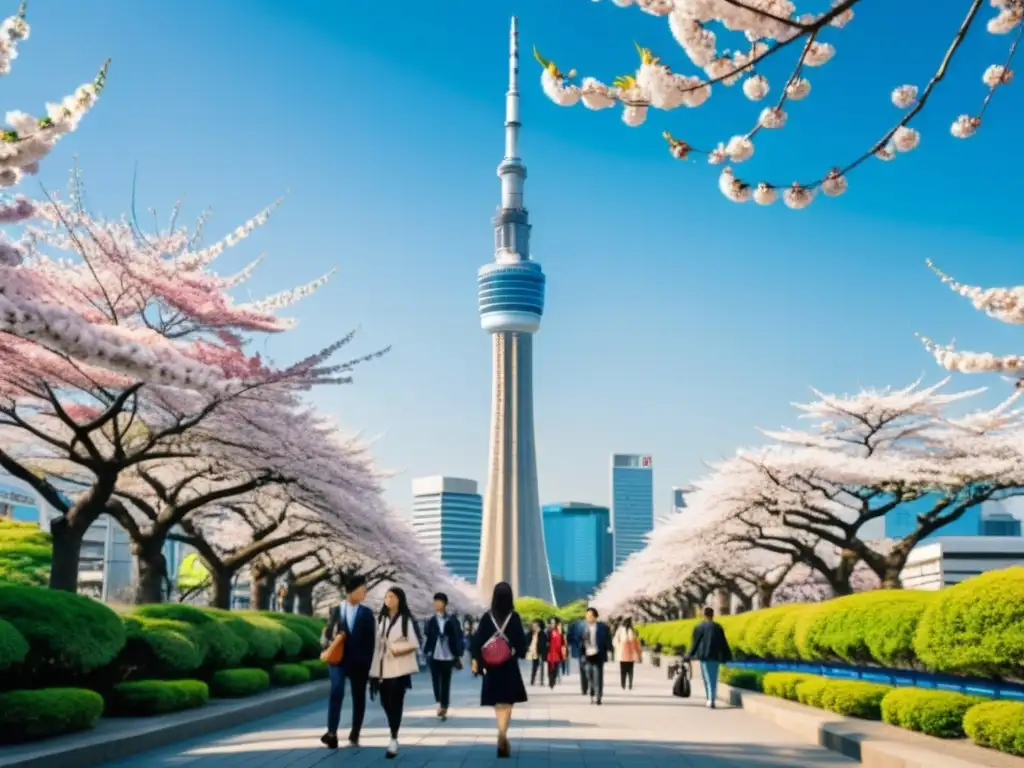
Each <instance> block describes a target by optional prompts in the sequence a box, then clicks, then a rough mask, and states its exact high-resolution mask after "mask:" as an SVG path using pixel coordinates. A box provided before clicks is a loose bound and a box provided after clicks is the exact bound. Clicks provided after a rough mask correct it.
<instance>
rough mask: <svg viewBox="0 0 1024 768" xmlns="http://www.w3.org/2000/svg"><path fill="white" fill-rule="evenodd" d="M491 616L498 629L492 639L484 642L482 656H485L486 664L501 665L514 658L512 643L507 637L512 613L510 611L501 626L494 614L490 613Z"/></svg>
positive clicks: (481, 650) (491, 665) (489, 665)
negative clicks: (507, 628) (506, 631)
mask: <svg viewBox="0 0 1024 768" xmlns="http://www.w3.org/2000/svg"><path fill="white" fill-rule="evenodd" d="M490 616H491V623H492V624H494V626H495V628H497V631H496V632H495V633H494V635H493V636H492V637H491V639H490V640H488V641H487V642H486V643H484V646H483V648H481V649H480V656H481V657H482V658H483V660H484V664H485V665H486V666H488V667H500V666H501V665H502V664H504V663H505V662H507V661H509V660H510V659H511V658H512V645H511V644H510V643H509V641H508V638H507V637H505V627H507V626H508V622H509V619H511V618H512V614H511V613H510V614H509V615H508V616H506V617H505V621H504V622H503V623H502V625H501V626H500V627H499V626H498V622H497V621H495V620H494V614H490Z"/></svg>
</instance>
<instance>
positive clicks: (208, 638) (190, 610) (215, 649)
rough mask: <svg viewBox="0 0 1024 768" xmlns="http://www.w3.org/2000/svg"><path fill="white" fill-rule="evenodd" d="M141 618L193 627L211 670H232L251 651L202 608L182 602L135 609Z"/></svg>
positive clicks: (228, 628) (224, 625)
mask: <svg viewBox="0 0 1024 768" xmlns="http://www.w3.org/2000/svg"><path fill="white" fill-rule="evenodd" d="M135 614H136V615H137V616H142V617H145V618H150V619H169V620H171V621H180V622H184V623H186V624H191V625H192V626H194V627H195V628H196V631H195V632H194V633H192V636H193V638H194V640H193V642H196V643H197V644H201V645H202V646H203V647H202V649H201V650H203V664H202V666H203V667H204V668H205V669H207V670H218V669H232V668H234V667H237V666H238V665H239V664H241V663H242V660H243V659H244V658H245V656H246V653H247V652H248V648H249V646H248V644H247V643H246V641H245V640H244V639H243V638H242V637H240V636H239V635H238V634H237V633H236V632H234V631H232V629H231V628H230V627H229V626H228V625H227V624H225V623H224V622H223V621H221V620H220V617H219V616H218V615H211V614H210V613H209V612H207V611H206V610H203V609H202V608H196V607H195V606H192V605H182V604H181V603H161V604H157V605H142V606H139V607H138V608H136V609H135Z"/></svg>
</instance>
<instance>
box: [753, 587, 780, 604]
mask: <svg viewBox="0 0 1024 768" xmlns="http://www.w3.org/2000/svg"><path fill="white" fill-rule="evenodd" d="M777 586H778V585H777V584H770V583H768V582H767V581H762V582H761V583H760V584H758V585H757V607H758V608H771V605H772V598H773V597H775V589H776V587H777Z"/></svg>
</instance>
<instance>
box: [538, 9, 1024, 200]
mask: <svg viewBox="0 0 1024 768" xmlns="http://www.w3.org/2000/svg"><path fill="white" fill-rule="evenodd" d="M612 2H613V3H614V4H615V5H616V6H619V7H621V8H627V7H629V6H633V5H635V6H637V7H638V8H639V9H640V10H642V11H644V12H645V13H647V14H650V15H652V16H658V17H661V18H664V19H666V20H667V22H668V26H669V29H670V30H671V32H672V35H673V37H674V38H675V39H676V41H677V42H678V43H679V45H680V47H681V48H682V49H683V52H684V53H685V54H686V58H688V59H689V62H688V64H689V65H692V67H693V69H694V70H696V71H697V72H699V74H677V73H676V72H674V71H673V70H672V68H671V67H670V66H669V64H668V60H667V59H663V58H662V57H660V56H658V55H656V54H655V53H653V52H652V51H651V50H650V49H647V48H642V47H640V46H637V49H638V53H639V55H640V64H639V67H638V68H637V70H636V71H635V73H634V74H631V75H624V76H621V77H618V78H616V79H615V80H613V81H612V83H611V84H607V83H604V82H602V81H600V80H598V79H596V78H593V77H584V78H583V79H582V80H579V79H578V78H577V75H576V71H575V70H569V71H568V72H562V71H561V70H559V68H558V66H557V65H556V64H555V63H554V62H553V61H550V60H548V59H546V58H544V57H543V56H542V55H541V54H540V53H539V52H537V51H536V49H535V50H534V53H535V56H536V58H537V60H538V62H540V64H541V67H542V72H541V87H542V88H543V90H544V93H545V94H546V95H547V96H548V97H549V98H550V99H551V100H552V101H554V102H555V103H556V104H558V105H560V106H563V107H570V106H574V105H576V104H579V103H582V104H583V105H584V106H585V107H586V108H588V109H591V110H602V109H609V108H612V107H615V106H621V107H622V108H623V111H622V119H623V121H624V122H625V124H626V125H628V126H631V127H637V126H640V125H642V124H643V123H644V122H645V120H646V118H647V115H648V112H649V111H650V110H651V109H657V110H675V109H678V108H680V107H687V108H697V107H700V106H701V105H703V104H704V103H705V102H707V101H708V99H709V98H710V97H711V95H712V92H713V91H714V90H715V89H716V88H717V87H718V86H721V87H723V88H730V87H732V86H735V85H737V84H741V87H740V90H742V91H743V95H744V96H745V97H746V98H747V99H749V100H751V101H753V102H763V101H764V100H765V99H767V98H768V96H769V94H770V93H771V91H772V87H771V84H770V83H769V81H768V78H767V77H766V76H765V71H766V66H767V65H768V63H769V61H768V60H769V57H772V58H773V59H778V58H779V57H780V56H784V55H787V54H788V53H792V55H793V59H794V60H793V63H792V67H791V69H789V70H788V72H789V74H788V77H786V78H785V80H784V81H783V82H782V83H781V85H779V86H777V91H778V93H777V96H776V97H773V98H772V99H770V100H769V105H768V106H766V107H764V108H763V109H761V110H760V113H759V114H758V116H757V118H756V120H754V121H753V126H752V127H751V128H750V129H749V130H747V131H743V132H738V133H736V134H735V135H732V136H728V137H723V140H722V141H718V142H714V141H712V142H709V143H707V144H702V143H700V142H698V141H697V140H696V139H694V138H692V136H691V135H690V134H692V133H693V132H694V129H693V128H692V127H691V128H687V129H686V130H687V135H686V138H679V137H677V136H675V135H673V134H672V133H670V132H667V131H666V132H664V133H663V134H662V136H663V138H664V140H665V142H666V143H667V147H668V151H669V153H670V154H671V155H672V157H674V158H676V159H677V160H688V159H690V158H692V157H694V156H697V155H700V156H704V157H706V158H707V161H708V162H709V163H711V164H712V165H720V166H723V168H722V171H721V173H720V175H719V179H718V186H719V189H720V190H721V192H722V194H723V195H725V196H726V197H727V198H728V199H730V200H732V201H734V202H737V203H745V202H747V201H749V200H753V201H754V202H756V203H757V204H759V205H771V204H772V203H774V202H775V201H776V200H777V199H778V198H779V197H780V196H781V198H782V200H783V202H784V203H785V205H786V206H788V207H789V208H793V209H801V208H806V207H807V206H808V205H810V203H811V202H812V201H813V200H814V199H815V197H816V196H817V194H818V192H819V191H820V192H821V193H822V194H824V195H826V196H829V197H835V196H838V195H841V194H843V193H844V192H846V190H847V186H848V181H847V179H848V176H849V175H850V173H851V172H852V171H854V170H855V169H856V168H858V167H859V166H861V165H863V164H864V163H866V162H870V161H872V160H873V159H878V160H883V161H891V160H893V159H895V158H896V157H898V156H899V155H900V154H902V153H905V152H909V151H911V150H913V149H915V148H916V147H917V146H918V144H919V143H920V140H921V135H920V133H919V131H918V129H917V128H916V127H914V125H912V123H914V122H915V121H916V119H917V118H918V116H919V115H920V114H921V113H922V111H923V110H924V109H925V107H926V105H927V103H928V100H929V99H930V98H931V96H932V95H933V93H934V92H935V91H936V89H938V88H939V86H940V85H941V84H942V81H943V79H944V78H945V77H946V74H947V72H948V70H949V67H950V65H951V63H952V62H953V60H954V58H955V57H956V54H957V53H958V51H959V50H960V48H961V47H962V46H963V45H964V43H965V40H966V39H967V37H968V33H969V32H970V31H971V30H972V28H974V27H975V26H978V25H979V24H980V23H981V18H982V14H981V10H982V7H983V5H984V2H983V0H971V2H970V3H968V4H967V7H966V11H964V8H962V7H958V8H957V9H956V10H955V11H950V10H949V9H948V8H946V7H943V8H942V11H941V12H942V13H943V15H946V14H947V13H949V14H950V15H951V19H950V27H951V28H950V34H951V40H950V42H949V44H948V46H947V47H946V48H945V49H944V50H943V51H941V52H940V51H937V52H936V57H935V69H934V70H933V71H934V74H933V75H932V77H931V79H930V80H929V81H928V82H927V83H926V84H924V85H923V87H921V86H919V85H916V84H903V85H901V84H899V83H898V82H894V83H893V91H892V94H891V100H892V103H893V105H894V106H895V107H896V109H898V110H900V112H899V117H898V118H896V119H895V120H894V122H893V123H892V124H891V125H889V126H886V128H885V129H884V131H883V132H882V133H881V135H880V136H879V137H878V138H877V139H874V140H872V141H871V143H870V144H868V146H867V148H866V149H865V151H863V152H862V153H860V154H858V155H856V156H854V157H851V158H847V159H846V160H844V161H843V162H841V163H840V164H838V165H836V166H835V167H833V168H831V169H830V170H828V171H827V172H825V173H822V174H821V175H820V176H819V177H818V178H816V179H814V180H806V181H794V182H792V183H789V182H784V183H783V182H780V181H760V182H747V181H744V180H742V179H741V178H740V177H739V176H738V175H737V173H736V172H735V171H734V170H733V165H734V164H735V165H738V164H739V163H743V162H746V161H748V160H749V159H750V158H751V157H753V155H754V140H755V138H758V134H759V133H760V132H761V131H768V132H773V131H778V130H780V129H782V128H783V127H785V125H786V124H787V121H788V119H789V115H788V112H787V111H788V109H789V108H790V107H792V106H793V105H794V104H795V103H796V102H799V101H801V100H803V99H805V98H807V97H808V96H809V95H810V93H811V81H810V80H809V76H810V72H811V70H817V69H818V68H819V67H823V66H824V65H826V64H828V62H829V61H830V60H831V59H832V57H833V56H834V55H835V53H836V46H835V42H834V41H835V40H836V39H838V38H840V37H841V32H840V30H842V28H843V27H845V26H847V25H848V24H850V23H856V22H855V21H854V6H855V5H856V4H857V2H858V0H833V2H832V5H831V7H830V8H827V7H826V8H824V9H821V10H819V11H817V12H808V13H800V12H798V10H797V6H796V4H795V3H794V2H792V0H612ZM822 5H824V3H822ZM991 5H992V6H994V7H995V9H996V13H995V15H994V16H992V17H989V18H988V20H987V22H986V27H987V30H988V32H989V35H988V36H985V37H983V38H978V37H971V40H972V41H974V42H976V44H977V45H978V46H983V47H984V48H985V49H986V50H991V53H992V57H993V60H994V63H993V64H992V65H991V66H989V67H988V68H987V69H986V70H985V71H984V72H983V73H981V77H980V78H979V80H980V81H981V82H979V94H978V106H977V108H976V110H975V111H974V112H973V113H966V114H962V115H959V116H957V117H956V118H955V119H953V120H951V125H950V133H951V134H952V135H953V136H955V137H957V138H960V139H966V138H968V137H970V136H973V135H974V134H975V133H976V132H977V130H978V129H979V128H980V127H981V124H982V117H983V115H984V114H985V113H986V111H987V109H988V107H989V105H990V104H991V102H992V99H993V96H994V95H995V93H996V92H997V90H998V89H1000V88H1001V87H1002V86H1004V85H1007V84H1009V83H1010V82H1011V81H1012V79H1013V71H1012V69H1011V68H1010V66H1011V63H1012V61H1013V57H1014V54H1015V52H1016V49H1017V45H1018V42H1019V40H1020V36H1021V28H1022V27H1021V21H1022V19H1024V2H1022V1H1021V0H991ZM819 7H820V6H819ZM932 11H934V12H935V13H939V11H938V10H937V9H929V11H928V12H932ZM960 13H964V15H963V16H959V14H960ZM958 20H959V23H957V21H958ZM716 27H717V29H716ZM723 33H733V37H732V38H731V39H730V38H728V37H724V36H723ZM1007 36H1010V40H1009V41H1008V42H1007V41H1006V37H1007ZM720 37H722V40H720ZM727 40H729V42H726V41H727ZM730 45H731V46H732V47H733V51H732V52H730V51H729V50H728V46H730ZM798 52H799V53H798ZM862 55H863V54H862ZM951 117H952V116H951ZM780 191H781V195H780Z"/></svg>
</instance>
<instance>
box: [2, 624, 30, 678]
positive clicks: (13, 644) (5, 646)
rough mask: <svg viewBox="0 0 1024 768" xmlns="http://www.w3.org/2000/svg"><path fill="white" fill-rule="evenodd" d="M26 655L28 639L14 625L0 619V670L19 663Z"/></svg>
mask: <svg viewBox="0 0 1024 768" xmlns="http://www.w3.org/2000/svg"><path fill="white" fill-rule="evenodd" d="M27 655H28V641H26V640H25V638H24V637H22V634H21V632H19V631H18V630H17V629H15V628H14V625H13V624H11V623H9V622H6V621H4V620H3V619H0V672H3V671H4V670H5V669H7V668H8V667H13V666H14V665H15V664H21V662H23V661H24V660H25V657H26V656H27Z"/></svg>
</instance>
